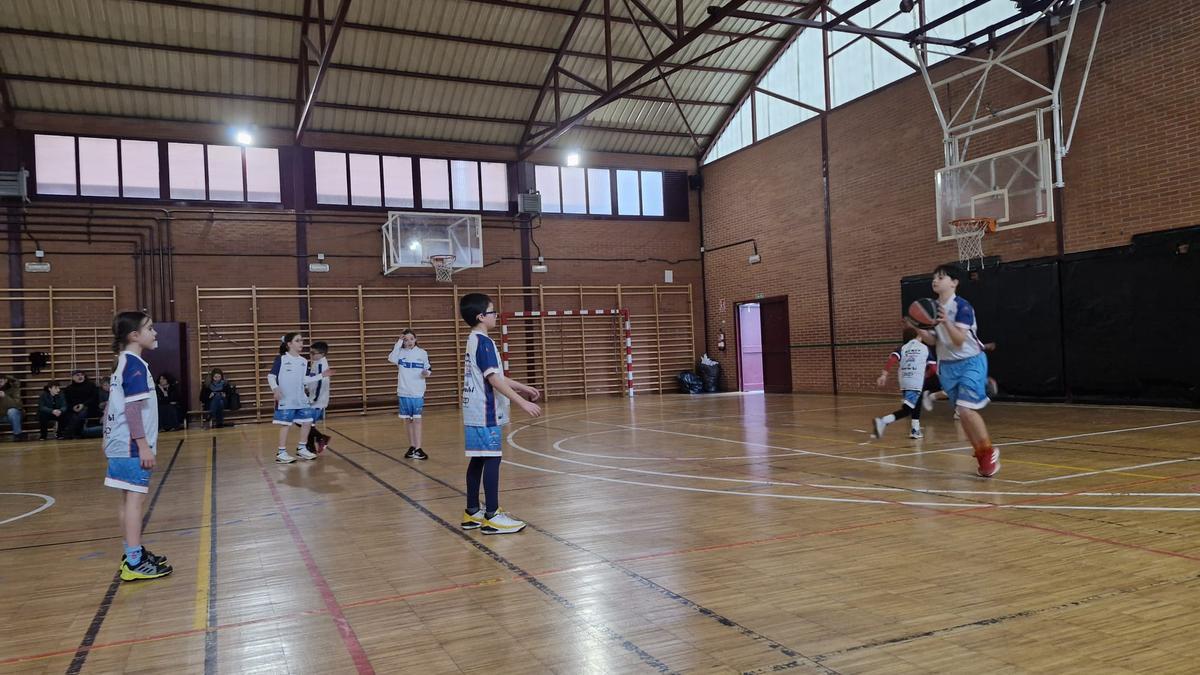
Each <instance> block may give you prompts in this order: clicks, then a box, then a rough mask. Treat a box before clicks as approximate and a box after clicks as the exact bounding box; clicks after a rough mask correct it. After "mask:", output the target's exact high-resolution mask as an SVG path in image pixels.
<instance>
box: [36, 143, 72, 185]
mask: <svg viewBox="0 0 1200 675" xmlns="http://www.w3.org/2000/svg"><path fill="white" fill-rule="evenodd" d="M33 152H34V161H35V166H36V169H37V191H38V194H43V195H74V194H75V192H76V190H75V137H74V136H46V135H43V134H37V135H36V136H34V137H33Z"/></svg>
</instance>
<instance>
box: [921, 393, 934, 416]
mask: <svg viewBox="0 0 1200 675" xmlns="http://www.w3.org/2000/svg"><path fill="white" fill-rule="evenodd" d="M921 407H922V408H924V409H925V410H926V411H927V412H928V411H932V410H933V392H932V391H927V392H925V393H923V394H921Z"/></svg>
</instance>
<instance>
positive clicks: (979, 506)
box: [505, 427, 1200, 512]
mask: <svg viewBox="0 0 1200 675" xmlns="http://www.w3.org/2000/svg"><path fill="white" fill-rule="evenodd" d="M525 428H526V427H521V428H520V429H516V430H514V431H512V432H511V433H509V435H508V442H509V444H510V445H512V446H513V447H515V448H517V449H519V450H524V451H525V452H532V454H541V453H537V452H533V451H531V450H529V449H528V448H526V447H525V446H523V445H521V444H520V443H517V442H516V441H515V440H514V439H513V436H514V435H516V433H517V432H519V431H522V430H523V429H525ZM505 463H506V464H509V465H512V466H517V467H520V468H522V469H529V470H530V471H539V472H542V473H550V474H557V475H560V476H571V477H573V478H583V479H586V480H598V481H604V482H606V483H621V484H624V485H637V486H641V487H649V488H658V489H660V490H679V491H683V492H704V493H708V494H715V495H732V496H737V497H765V498H769V499H790V500H794V501H813V502H841V503H846V504H879V505H883V506H898V505H899V506H923V507H949V508H957V509H994V508H998V509H1007V508H1024V509H1035V510H1042V511H1055V510H1062V509H1083V508H1087V509H1090V510H1099V511H1189V512H1200V507H1170V506H1094V507H1079V506H1054V505H1041V504H964V503H961V502H910V501H890V500H883V499H856V498H849V497H817V496H812V495H783V494H778V493H774V492H741V491H738V490H713V489H711V488H698V487H688V486H686V485H664V484H662V483H647V482H644V481H636V480H625V479H622V478H609V477H607V476H593V475H591V474H586V473H575V472H573V471H557V470H555V469H545V468H542V467H540V466H530V465H528V464H522V463H521V462H514V461H511V460H505Z"/></svg>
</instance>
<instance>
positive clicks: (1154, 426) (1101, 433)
mask: <svg viewBox="0 0 1200 675" xmlns="http://www.w3.org/2000/svg"><path fill="white" fill-rule="evenodd" d="M1185 424H1200V419H1194V420H1185V421H1183V422H1169V423H1166V424H1151V425H1149V426H1144V427H1129V428H1126V429H1109V430H1107V431H1090V432H1088V433H1086V434H1071V435H1070V436H1054V437H1051V438H1036V439H1031V440H1028V441H1010V442H1008V443H996V447H997V448H1007V447H1010V446H1014V445H1031V444H1036V443H1049V442H1051V441H1066V440H1070V439H1072V438H1088V437H1091V436H1104V435H1106V434H1123V433H1126V432H1129V431H1148V430H1150V429H1163V428H1166V427H1178V426H1182V425H1185ZM971 449H972V448H971V446H969V445H964V446H961V447H957V448H942V449H941V450H925V451H922V452H906V453H903V454H899V455H884V456H883V457H881V458H880V459H899V458H900V457H914V456H916V455H933V454H937V453H940V452H955V451H958V450H971ZM1178 461H1187V460H1178Z"/></svg>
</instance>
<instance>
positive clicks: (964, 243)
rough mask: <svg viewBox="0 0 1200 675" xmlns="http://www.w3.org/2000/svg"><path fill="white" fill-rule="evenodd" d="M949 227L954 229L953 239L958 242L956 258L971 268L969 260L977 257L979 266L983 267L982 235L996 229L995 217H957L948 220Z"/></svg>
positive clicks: (968, 268)
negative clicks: (956, 218)
mask: <svg viewBox="0 0 1200 675" xmlns="http://www.w3.org/2000/svg"><path fill="white" fill-rule="evenodd" d="M950 229H952V230H953V231H954V240H955V241H956V242H958V260H959V262H961V263H963V265H965V266H966V268H967V270H968V271H969V270H970V269H971V261H972V260H975V259H976V258H978V259H979V267H980V268H981V269H982V268H983V237H984V235H986V234H988V233H989V232H995V231H996V219H995V218H959V219H958V220H952V221H950Z"/></svg>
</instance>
